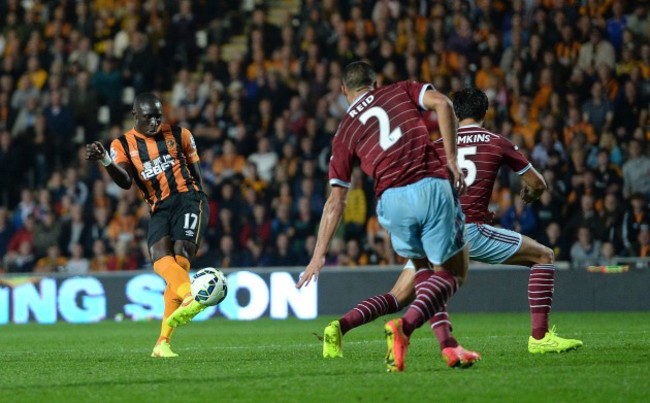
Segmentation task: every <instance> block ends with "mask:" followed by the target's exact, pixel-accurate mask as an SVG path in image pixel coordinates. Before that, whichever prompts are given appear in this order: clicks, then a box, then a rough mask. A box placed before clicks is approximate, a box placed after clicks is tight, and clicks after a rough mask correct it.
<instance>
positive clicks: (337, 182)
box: [330, 178, 352, 188]
mask: <svg viewBox="0 0 650 403" xmlns="http://www.w3.org/2000/svg"><path fill="white" fill-rule="evenodd" d="M330 185H336V186H341V187H344V188H349V187H350V186H352V184H351V183H350V182H346V181H342V180H340V179H336V178H332V179H330Z"/></svg>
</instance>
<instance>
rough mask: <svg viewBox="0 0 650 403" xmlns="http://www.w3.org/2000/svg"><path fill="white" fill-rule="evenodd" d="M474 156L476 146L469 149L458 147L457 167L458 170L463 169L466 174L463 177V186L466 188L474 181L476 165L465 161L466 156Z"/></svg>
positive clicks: (468, 160)
mask: <svg viewBox="0 0 650 403" xmlns="http://www.w3.org/2000/svg"><path fill="white" fill-rule="evenodd" d="M471 155H476V146H471V147H458V166H459V167H460V169H465V170H466V171H467V174H466V175H465V185H467V187H470V186H472V184H473V183H474V181H475V180H476V164H475V163H474V161H472V160H470V159H466V157H467V156H471Z"/></svg>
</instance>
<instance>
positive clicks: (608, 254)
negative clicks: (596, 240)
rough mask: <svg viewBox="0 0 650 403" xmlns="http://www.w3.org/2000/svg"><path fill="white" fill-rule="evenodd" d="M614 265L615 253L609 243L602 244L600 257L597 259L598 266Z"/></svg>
mask: <svg viewBox="0 0 650 403" xmlns="http://www.w3.org/2000/svg"><path fill="white" fill-rule="evenodd" d="M614 263H616V251H615V250H614V245H613V244H612V243H611V242H607V241H606V242H603V243H602V244H601V245H600V256H599V257H598V263H597V264H598V265H601V266H611V265H613V264H614Z"/></svg>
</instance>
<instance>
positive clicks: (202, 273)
mask: <svg viewBox="0 0 650 403" xmlns="http://www.w3.org/2000/svg"><path fill="white" fill-rule="evenodd" d="M190 287H191V289H192V296H194V299H195V300H196V301H197V302H198V303H199V304H201V305H206V306H213V305H217V304H218V303H220V302H221V301H223V300H224V298H226V295H228V281H227V280H226V276H224V274H223V273H222V272H221V270H217V269H215V268H214V267H206V268H204V269H201V270H199V271H197V272H196V274H195V275H194V277H192V284H191V285H190Z"/></svg>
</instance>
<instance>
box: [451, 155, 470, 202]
mask: <svg viewBox="0 0 650 403" xmlns="http://www.w3.org/2000/svg"><path fill="white" fill-rule="evenodd" d="M447 170H448V172H449V180H450V181H451V185H452V186H453V187H454V189H456V192H458V195H459V196H460V195H464V194H465V193H467V184H466V183H465V175H464V174H463V171H461V170H460V169H459V168H458V163H456V162H450V163H447Z"/></svg>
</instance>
